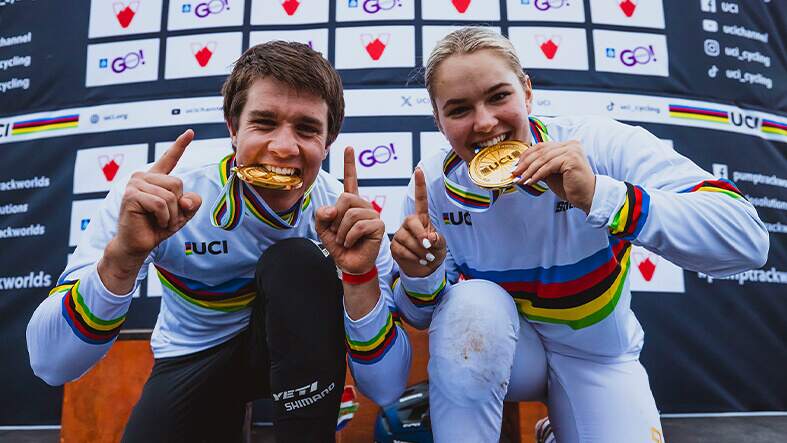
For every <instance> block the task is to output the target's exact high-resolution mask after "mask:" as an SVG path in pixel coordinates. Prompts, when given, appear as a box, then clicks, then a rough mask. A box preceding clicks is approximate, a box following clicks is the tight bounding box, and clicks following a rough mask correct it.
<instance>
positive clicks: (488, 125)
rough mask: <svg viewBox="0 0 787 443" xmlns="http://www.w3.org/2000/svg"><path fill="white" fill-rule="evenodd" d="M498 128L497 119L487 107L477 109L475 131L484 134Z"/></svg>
mask: <svg viewBox="0 0 787 443" xmlns="http://www.w3.org/2000/svg"><path fill="white" fill-rule="evenodd" d="M495 126H497V118H496V117H495V116H494V114H493V113H491V112H489V110H488V109H487V108H486V107H485V106H480V107H479V108H478V109H476V112H475V120H474V121H473V131H475V132H479V133H484V132H490V131H491V130H492V129H494V127H495Z"/></svg>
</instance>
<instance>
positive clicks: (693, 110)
mask: <svg viewBox="0 0 787 443" xmlns="http://www.w3.org/2000/svg"><path fill="white" fill-rule="evenodd" d="M669 116H670V117H674V118H685V119H689V120H705V121H708V122H714V123H724V124H728V123H729V122H730V114H729V112H727V111H722V110H720V109H710V108H699V107H695V106H684V105H669Z"/></svg>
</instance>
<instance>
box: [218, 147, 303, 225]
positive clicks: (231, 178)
mask: <svg viewBox="0 0 787 443" xmlns="http://www.w3.org/2000/svg"><path fill="white" fill-rule="evenodd" d="M235 171H236V169H235V155H234V154H230V155H228V156H226V157H224V158H223V159H222V160H221V162H219V177H220V178H221V184H222V185H223V186H222V188H221V192H219V196H218V198H217V199H216V201H215V202H214V203H213V206H212V207H211V217H210V222H211V224H212V225H213V226H215V227H217V228H221V229H224V230H227V231H231V230H233V229H235V228H236V227H238V225H239V224H240V222H241V220H242V219H243V215H244V213H245V212H246V211H248V212H250V213H251V215H253V216H254V217H255V218H257V219H259V220H260V221H262V222H263V223H265V224H266V225H268V226H270V227H272V228H274V229H291V228H293V227H295V226H296V225H297V224H298V221H299V220H300V215H301V213H302V212H303V210H305V209H306V208H307V207H308V206H309V204H310V203H311V191H312V188H313V187H314V183H312V185H311V186H309V189H307V190H306V192H305V193H304V195H303V197H301V200H299V201H298V203H296V204H295V205H294V206H293V207H292V208H291V209H290V210H288V211H285V212H284V213H281V214H280V213H277V212H276V211H274V210H273V209H271V208H270V206H268V204H267V203H266V202H265V199H263V198H262V196H261V195H260V194H259V193H258V192H257V190H256V189H254V186H252V185H250V184H248V183H246V182H244V181H243V180H241V179H240V177H239V176H238V174H237V173H236V172H235Z"/></svg>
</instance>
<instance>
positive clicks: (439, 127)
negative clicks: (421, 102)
mask: <svg viewBox="0 0 787 443" xmlns="http://www.w3.org/2000/svg"><path fill="white" fill-rule="evenodd" d="M432 118H434V125H435V126H437V130H438V131H440V132H441V133H442V132H443V127H442V126H441V125H440V118H439V117H437V114H436V113H434V112H433V113H432ZM443 135H445V133H443Z"/></svg>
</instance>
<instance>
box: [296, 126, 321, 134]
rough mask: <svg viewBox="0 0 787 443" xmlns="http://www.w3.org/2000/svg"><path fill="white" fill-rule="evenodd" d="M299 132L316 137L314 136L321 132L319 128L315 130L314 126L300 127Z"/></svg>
mask: <svg viewBox="0 0 787 443" xmlns="http://www.w3.org/2000/svg"><path fill="white" fill-rule="evenodd" d="M298 130H299V131H300V132H302V133H304V134H308V135H314V134H317V133H318V132H320V131H319V130H318V129H317V128H315V127H314V126H300V127H299V128H298Z"/></svg>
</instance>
